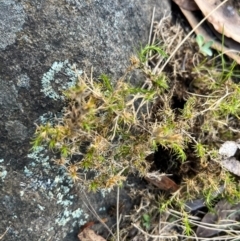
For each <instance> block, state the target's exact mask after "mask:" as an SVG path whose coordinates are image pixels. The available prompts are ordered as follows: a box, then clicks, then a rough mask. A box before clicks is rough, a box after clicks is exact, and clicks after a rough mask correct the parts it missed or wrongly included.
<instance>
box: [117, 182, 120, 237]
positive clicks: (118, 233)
mask: <svg viewBox="0 0 240 241" xmlns="http://www.w3.org/2000/svg"><path fill="white" fill-rule="evenodd" d="M116 209H117V210H116V212H117V213H116V215H117V241H120V236H119V235H120V232H119V186H118V187H117V208H116Z"/></svg>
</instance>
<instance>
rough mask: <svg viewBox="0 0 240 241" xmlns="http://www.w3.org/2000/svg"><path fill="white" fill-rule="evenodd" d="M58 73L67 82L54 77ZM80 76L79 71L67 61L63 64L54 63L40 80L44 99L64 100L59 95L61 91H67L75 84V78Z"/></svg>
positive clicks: (80, 72)
mask: <svg viewBox="0 0 240 241" xmlns="http://www.w3.org/2000/svg"><path fill="white" fill-rule="evenodd" d="M58 73H60V74H62V75H63V76H64V77H67V78H68V82H66V81H63V80H62V79H61V78H57V77H56V75H57V74H58ZM81 74H82V71H81V70H76V69H75V65H70V64H69V62H68V60H65V61H64V62H54V63H53V64H52V66H51V68H50V70H49V71H48V72H47V73H45V74H44V75H43V77H42V79H41V82H42V89H41V92H43V93H44V95H45V96H46V97H49V98H51V99H54V100H59V99H64V97H63V95H61V94H60V93H61V92H62V91H63V90H66V89H69V88H70V87H72V86H74V85H75V84H76V81H77V78H78V76H79V75H81Z"/></svg>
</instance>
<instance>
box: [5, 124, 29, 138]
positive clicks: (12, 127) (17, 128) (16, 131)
mask: <svg viewBox="0 0 240 241" xmlns="http://www.w3.org/2000/svg"><path fill="white" fill-rule="evenodd" d="M6 130H7V131H8V137H9V139H10V140H13V141H15V142H21V141H23V140H25V138H26V137H27V134H28V132H27V127H26V126H24V125H23V124H22V123H21V122H20V121H17V120H16V121H8V122H6Z"/></svg>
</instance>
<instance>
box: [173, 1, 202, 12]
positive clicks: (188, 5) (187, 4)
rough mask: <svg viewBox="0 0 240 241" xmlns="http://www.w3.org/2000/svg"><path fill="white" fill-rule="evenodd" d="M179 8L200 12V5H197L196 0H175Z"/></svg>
mask: <svg viewBox="0 0 240 241" xmlns="http://www.w3.org/2000/svg"><path fill="white" fill-rule="evenodd" d="M173 1H174V2H175V3H176V4H177V5H178V6H179V7H181V8H183V9H185V10H188V11H195V10H199V7H198V5H197V4H196V3H195V1H194V0H173Z"/></svg>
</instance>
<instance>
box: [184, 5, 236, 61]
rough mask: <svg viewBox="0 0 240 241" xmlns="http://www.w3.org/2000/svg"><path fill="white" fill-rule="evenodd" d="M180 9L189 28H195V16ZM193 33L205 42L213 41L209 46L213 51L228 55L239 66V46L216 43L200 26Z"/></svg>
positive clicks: (197, 21) (196, 20)
mask: <svg viewBox="0 0 240 241" xmlns="http://www.w3.org/2000/svg"><path fill="white" fill-rule="evenodd" d="M180 9H181V11H182V13H183V14H184V15H185V17H186V18H187V20H188V22H189V24H190V25H191V27H192V28H195V26H196V25H197V24H198V23H199V20H198V18H197V17H196V16H195V14H194V13H193V12H190V11H187V10H185V9H183V8H180ZM195 33H196V34H199V35H202V36H203V37H204V40H205V41H206V42H209V41H213V44H212V46H211V47H212V48H213V49H216V50H217V51H220V52H223V53H224V54H226V55H228V56H229V57H230V58H232V59H234V60H235V61H236V62H237V63H238V64H240V56H239V55H238V54H237V53H238V52H239V51H240V47H239V44H234V45H233V44H231V45H229V46H228V47H226V46H223V45H222V43H221V42H219V41H216V40H215V37H214V36H213V35H212V34H210V32H209V31H207V30H206V29H204V28H203V27H202V25H201V26H199V27H198V28H197V29H196V30H195ZM224 40H226V38H224Z"/></svg>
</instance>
